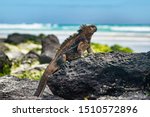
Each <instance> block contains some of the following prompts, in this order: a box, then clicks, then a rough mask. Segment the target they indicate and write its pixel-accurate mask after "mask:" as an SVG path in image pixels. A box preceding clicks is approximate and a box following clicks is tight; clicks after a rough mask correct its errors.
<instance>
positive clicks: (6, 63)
mask: <svg viewBox="0 0 150 117" xmlns="http://www.w3.org/2000/svg"><path fill="white" fill-rule="evenodd" d="M11 65H12V64H11V61H10V60H9V58H8V56H7V55H6V54H5V53H4V52H2V51H0V76H3V75H6V74H9V73H10V71H11Z"/></svg>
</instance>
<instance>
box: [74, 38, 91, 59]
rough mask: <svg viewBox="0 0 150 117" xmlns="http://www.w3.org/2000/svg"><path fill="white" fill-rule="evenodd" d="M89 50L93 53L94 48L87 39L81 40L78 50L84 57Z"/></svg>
mask: <svg viewBox="0 0 150 117" xmlns="http://www.w3.org/2000/svg"><path fill="white" fill-rule="evenodd" d="M86 50H87V51H88V53H92V49H91V48H90V45H89V43H88V42H87V41H81V42H80V43H79V45H78V48H77V51H78V53H79V54H80V56H81V57H84V52H85V51H86Z"/></svg>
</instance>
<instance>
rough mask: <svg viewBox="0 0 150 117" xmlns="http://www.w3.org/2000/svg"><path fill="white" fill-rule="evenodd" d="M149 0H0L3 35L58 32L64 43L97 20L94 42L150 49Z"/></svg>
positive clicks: (0, 31) (138, 49)
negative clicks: (83, 25) (80, 27)
mask: <svg viewBox="0 0 150 117" xmlns="http://www.w3.org/2000/svg"><path fill="white" fill-rule="evenodd" d="M149 11H150V1H149V0H132V1H131V0H113V1H112V0H75V1H70V0H44V1H43V0H11V1H10V0H0V38H1V39H4V38H7V36H8V35H9V34H12V33H21V34H34V35H39V34H41V33H42V34H46V35H47V34H55V35H56V36H57V37H58V38H59V40H60V42H61V43H62V42H63V41H64V40H65V39H66V38H67V37H68V36H69V35H71V34H72V33H75V32H76V30H78V29H79V26H80V25H81V24H96V25H97V27H98V31H97V33H95V35H94V36H93V39H92V42H94V43H100V44H104V45H107V46H113V45H115V44H117V45H120V46H124V47H129V48H131V49H132V50H133V51H134V52H147V51H149V50H150V13H149Z"/></svg>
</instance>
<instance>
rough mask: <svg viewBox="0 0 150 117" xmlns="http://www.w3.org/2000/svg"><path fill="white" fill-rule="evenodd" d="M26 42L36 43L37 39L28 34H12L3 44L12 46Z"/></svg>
mask: <svg viewBox="0 0 150 117" xmlns="http://www.w3.org/2000/svg"><path fill="white" fill-rule="evenodd" d="M27 40H32V41H35V40H36V41H38V37H37V36H35V35H30V34H19V33H13V34H11V35H8V38H7V39H6V41H5V42H7V43H13V44H20V43H23V42H26V41H27ZM39 41H40V39H39Z"/></svg>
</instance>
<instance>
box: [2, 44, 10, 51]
mask: <svg viewBox="0 0 150 117" xmlns="http://www.w3.org/2000/svg"><path fill="white" fill-rule="evenodd" d="M8 50H9V48H8V47H7V46H5V44H4V43H1V42H0V51H3V52H6V51H8Z"/></svg>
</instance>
